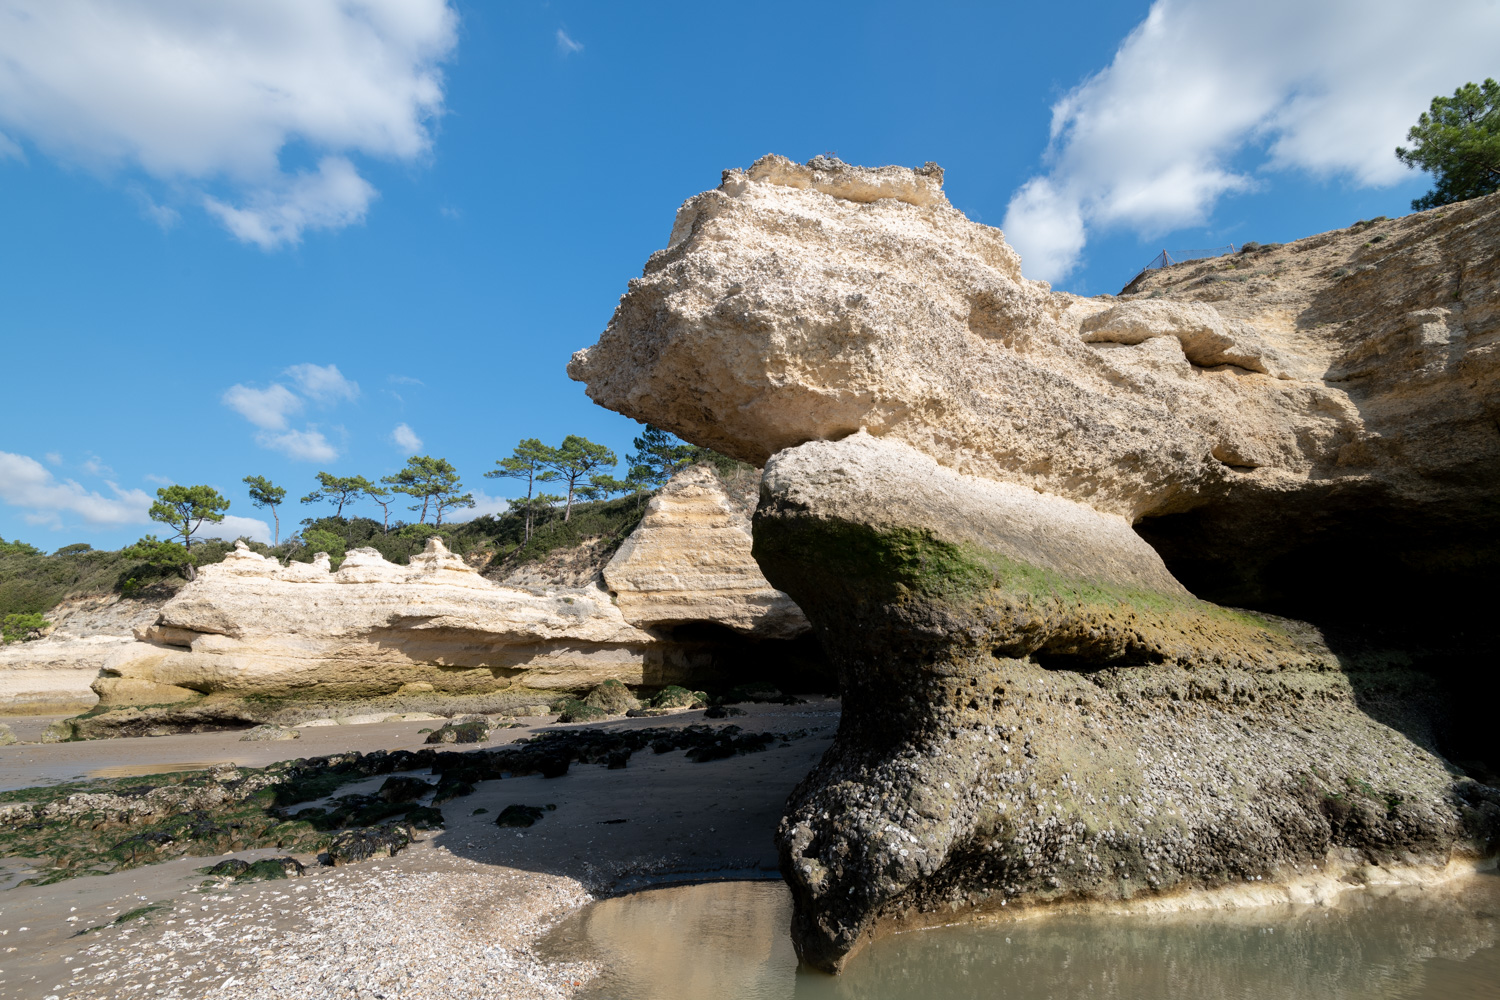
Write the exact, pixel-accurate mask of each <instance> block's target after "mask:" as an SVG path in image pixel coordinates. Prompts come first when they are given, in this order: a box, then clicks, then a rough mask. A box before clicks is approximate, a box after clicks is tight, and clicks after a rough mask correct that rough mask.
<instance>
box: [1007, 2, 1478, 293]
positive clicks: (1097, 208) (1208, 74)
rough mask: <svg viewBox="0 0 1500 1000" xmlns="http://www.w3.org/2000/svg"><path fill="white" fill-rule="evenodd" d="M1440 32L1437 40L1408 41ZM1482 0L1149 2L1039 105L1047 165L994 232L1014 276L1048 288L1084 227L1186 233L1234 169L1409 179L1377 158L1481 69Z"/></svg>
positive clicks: (1232, 178)
mask: <svg viewBox="0 0 1500 1000" xmlns="http://www.w3.org/2000/svg"><path fill="white" fill-rule="evenodd" d="M1434 33H1437V34H1438V35H1440V36H1441V37H1442V38H1443V39H1444V42H1443V44H1442V45H1428V44H1425V43H1423V42H1421V41H1420V40H1421V39H1427V38H1432V37H1434ZM1497 37H1500V3H1495V2H1493V0H1434V2H1430V3H1426V4H1414V3H1410V2H1409V0H1324V2H1321V3H1306V2H1303V0H1295V2H1294V0H1264V2H1261V3H1257V4H1243V3H1237V2H1230V0H1157V3H1155V4H1154V5H1153V6H1152V8H1151V11H1150V13H1149V14H1148V15H1147V17H1146V20H1145V21H1144V22H1142V23H1141V24H1140V25H1138V26H1137V27H1136V29H1135V30H1134V31H1132V32H1131V34H1130V35H1129V36H1128V37H1127V38H1126V39H1125V41H1124V42H1123V43H1122V44H1121V45H1120V48H1119V50H1118V51H1117V52H1116V53H1115V57H1114V60H1113V62H1111V63H1110V65H1109V66H1108V67H1106V68H1105V69H1103V70H1101V71H1100V72H1099V73H1098V74H1096V75H1095V76H1093V77H1091V78H1090V79H1088V80H1086V81H1085V82H1084V83H1082V84H1081V85H1080V86H1078V87H1077V88H1076V89H1074V90H1073V91H1072V92H1070V93H1069V94H1067V95H1066V96H1065V97H1063V98H1062V99H1061V100H1060V101H1058V102H1057V104H1055V105H1054V106H1053V108H1052V139H1051V144H1050V146H1049V148H1048V151H1047V156H1046V161H1047V164H1048V170H1047V173H1046V175H1045V176H1044V177H1037V178H1032V179H1031V180H1030V181H1028V182H1027V183H1026V184H1024V185H1023V186H1022V187H1021V188H1020V189H1019V190H1018V191H1017V192H1016V194H1015V195H1014V196H1013V197H1012V199H1011V203H1010V207H1009V211H1008V212H1007V213H1006V217H1005V222H1004V224H1003V227H1004V229H1005V233H1006V237H1007V238H1008V239H1009V240H1010V242H1011V243H1012V244H1013V245H1014V246H1015V247H1016V249H1017V250H1019V251H1020V252H1021V256H1022V260H1023V262H1024V264H1025V270H1026V273H1027V274H1028V275H1030V276H1032V277H1039V278H1045V279H1048V280H1053V281H1055V280H1059V279H1061V278H1063V277H1066V276H1067V274H1068V273H1069V272H1071V271H1072V269H1073V268H1074V267H1076V266H1077V263H1078V261H1079V259H1080V257H1081V255H1082V252H1083V248H1084V244H1085V241H1086V233H1087V232H1088V231H1089V230H1091V229H1093V230H1097V229H1109V228H1126V229H1130V230H1134V231H1135V232H1137V233H1139V234H1141V235H1143V236H1150V235H1154V234H1156V233H1161V232H1166V231H1168V230H1171V229H1175V228H1180V227H1184V226H1193V225H1201V224H1203V223H1204V222H1206V220H1207V219H1208V216H1209V214H1210V213H1211V212H1212V210H1213V208H1214V205H1215V203H1216V202H1217V200H1218V199H1219V198H1220V197H1222V196H1223V195H1225V194H1228V193H1232V192H1237V191H1245V190H1248V189H1250V188H1251V187H1253V186H1255V185H1256V184H1257V183H1258V181H1257V178H1256V177H1255V176H1254V175H1253V174H1250V173H1246V172H1244V170H1243V169H1241V168H1238V167H1236V165H1235V160H1236V158H1239V157H1244V156H1246V155H1248V156H1249V158H1250V159H1252V160H1255V161H1258V162H1256V163H1255V167H1257V168H1259V169H1260V170H1265V171H1275V170H1293V169H1295V170H1302V171H1306V172H1308V173H1311V174H1312V175H1314V176H1317V177H1334V176H1340V177H1347V178H1348V179H1350V180H1351V181H1352V182H1353V183H1355V184H1358V185H1363V186H1380V185H1389V184H1394V183H1396V182H1398V181H1401V180H1403V179H1404V178H1406V177H1408V176H1410V174H1409V172H1408V171H1407V170H1406V168H1405V167H1403V166H1402V165H1401V164H1400V163H1399V162H1398V161H1397V160H1396V157H1395V155H1394V154H1393V150H1394V149H1395V147H1396V146H1397V145H1398V144H1400V143H1401V142H1402V141H1403V140H1404V139H1405V136H1406V130H1407V129H1408V128H1409V127H1410V126H1411V125H1412V123H1414V122H1415V121H1416V118H1417V115H1418V114H1419V113H1421V112H1422V111H1424V110H1426V108H1427V105H1428V103H1429V102H1430V101H1431V100H1432V98H1433V97H1434V96H1436V95H1438V94H1449V93H1452V92H1453V89H1454V88H1455V87H1457V86H1459V85H1461V84H1463V83H1464V82H1466V81H1469V80H1479V79H1483V78H1484V77H1485V76H1487V75H1489V76H1492V75H1494V65H1493V64H1494V49H1495V39H1496V38H1497Z"/></svg>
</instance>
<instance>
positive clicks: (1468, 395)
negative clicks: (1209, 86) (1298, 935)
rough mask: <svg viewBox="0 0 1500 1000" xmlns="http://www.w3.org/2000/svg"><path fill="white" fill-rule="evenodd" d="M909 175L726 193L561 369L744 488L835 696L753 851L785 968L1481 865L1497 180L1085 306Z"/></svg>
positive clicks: (699, 213)
mask: <svg viewBox="0 0 1500 1000" xmlns="http://www.w3.org/2000/svg"><path fill="white" fill-rule="evenodd" d="M941 183H942V171H941V170H940V169H939V168H937V167H936V166H934V165H932V164H928V165H927V166H925V167H922V168H918V169H915V170H910V169H905V168H899V167H884V168H880V169H877V170H870V169H864V168H859V167H852V166H848V165H846V164H842V163H840V162H838V161H837V160H831V159H826V158H821V157H820V158H817V159H815V160H813V161H811V162H809V163H808V164H807V165H805V166H802V165H797V164H794V163H792V162H790V161H788V160H786V159H783V158H781V157H775V156H770V157H766V158H764V159H762V160H760V161H758V162H757V163H756V164H755V165H754V166H752V167H751V168H750V169H749V170H748V171H740V170H731V171H727V172H725V174H724V178H723V183H722V184H721V185H720V186H719V188H718V189H716V190H713V191H708V192H705V193H703V194H701V195H698V196H697V197H695V198H692V199H690V200H689V201H688V202H687V203H686V204H685V205H684V206H683V207H682V209H681V210H680V211H679V212H678V216H677V221H676V224H675V226H674V227H673V229H672V234H671V237H670V241H669V245H668V247H667V248H666V249H664V250H662V251H659V252H658V253H656V254H654V255H652V257H651V259H650V261H649V262H648V263H647V265H646V269H645V273H644V274H643V276H642V277H641V278H639V279H636V280H634V281H632V282H631V283H630V286H629V290H628V291H627V293H626V294H625V296H624V297H623V298H622V299H621V302H620V305H619V308H618V309H617V311H616V313H615V316H614V318H613V319H612V320H611V322H610V325H609V327H608V329H607V330H606V331H605V332H604V334H603V336H602V337H601V338H600V340H599V343H598V344H597V345H596V346H594V347H591V348H588V349H587V350H583V351H580V352H578V353H577V354H576V355H575V356H574V358H573V361H572V363H571V365H570V367H569V372H570V374H571V375H572V376H573V377H574V378H575V379H578V380H580V381H583V382H585V383H587V385H588V392H589V395H590V396H591V397H592V398H593V399H594V400H595V401H596V402H599V403H600V404H602V405H604V406H607V407H609V408H611V409H615V410H618V411H620V412H622V413H625V414H627V415H629V416H632V417H635V418H637V419H641V420H647V421H650V422H652V423H655V424H657V425H660V426H663V427H666V428H669V429H671V430H673V431H675V432H676V433H678V434H679V435H681V436H682V437H684V438H686V439H688V440H690V441H693V442H695V443H698V444H703V445H707V446H710V447H713V448H716V449H718V450H720V451H722V452H725V453H727V454H730V455H733V456H735V457H738V458H741V459H743V460H745V461H750V462H755V463H764V464H765V477H764V482H763V485H762V491H761V500H760V505H759V508H758V510H757V512H756V516H755V525H754V540H755V541H754V554H755V557H756V559H757V560H758V562H759V563H760V565H761V567H762V569H763V570H764V571H765V574H766V577H767V579H768V580H769V581H770V583H771V585H772V586H774V587H777V588H779V589H781V590H783V591H785V592H786V593H787V594H789V595H790V596H791V598H792V599H793V600H795V601H796V602H797V604H798V605H799V606H800V607H801V609H802V610H803V611H804V612H805V613H806V615H807V618H808V619H809V621H810V622H811V623H812V625H813V627H814V629H815V630H816V632H817V634H818V635H819V636H820V638H821V639H822V642H823V644H824V647H825V649H826V651H827V652H828V654H829V655H830V657H832V658H833V660H834V661H835V662H836V664H837V666H838V668H839V672H840V682H841V685H842V690H843V694H844V699H845V702H844V704H845V709H844V721H843V723H842V728H841V730H840V733H839V735H838V738H837V740H836V741H835V743H834V745H833V747H832V748H831V749H830V750H829V752H828V754H827V755H826V757H825V758H824V759H823V761H822V763H821V764H820V765H819V766H818V768H817V769H816V770H815V771H814V773H813V774H811V775H809V776H808V778H807V779H806V780H805V781H804V782H803V783H802V785H801V786H800V787H799V788H798V789H797V791H796V792H795V793H794V794H793V796H792V798H791V800H790V801H789V803H788V807H787V812H786V815H785V817H784V819H783V821H782V824H781V828H780V831H779V835H778V836H779V842H780V847H781V857H782V871H783V874H784V875H785V876H786V879H787V881H788V882H789V883H790V885H791V887H792V891H793V895H794V897H795V900H796V915H795V923H794V928H793V937H794V939H795V942H796V944H797V947H798V951H799V953H800V954H801V956H802V957H803V959H804V960H805V961H807V962H809V963H811V964H813V965H816V966H819V967H822V968H827V969H833V970H836V969H837V968H839V967H840V965H841V964H842V963H843V962H844V960H845V959H846V958H847V956H848V955H849V954H850V953H851V952H852V951H853V950H854V949H855V948H857V947H858V946H859V944H860V943H861V942H862V941H863V940H865V939H866V938H867V937H868V936H869V935H870V934H872V933H873V932H874V931H875V930H876V929H877V928H878V927H880V926H882V925H892V924H900V923H920V922H930V921H942V920H951V919H953V918H954V916H955V914H956V913H962V912H975V911H982V910H987V909H998V908H999V907H1001V906H1002V905H1008V906H1026V905H1039V904H1042V903H1067V902H1075V901H1076V902H1084V903H1089V902H1096V903H1097V902H1109V901H1118V900H1134V902H1135V903H1136V904H1137V905H1139V904H1140V903H1141V902H1142V901H1144V900H1150V899H1152V898H1155V897H1157V896H1162V897H1168V896H1172V895H1174V894H1180V893H1181V892H1183V891H1184V890H1190V889H1218V888H1223V887H1227V886H1240V887H1244V886H1246V885H1247V884H1256V885H1258V886H1265V885H1266V884H1267V883H1268V882H1269V883H1275V884H1277V885H1280V886H1283V887H1287V886H1291V887H1293V888H1289V889H1283V891H1284V892H1315V891H1319V890H1318V889H1317V886H1318V885H1319V884H1320V880H1323V879H1328V878H1343V879H1345V880H1352V881H1361V880H1378V879H1381V878H1393V877H1398V873H1403V872H1406V873H1409V872H1412V871H1421V870H1423V869H1428V870H1431V869H1443V868H1444V867H1445V866H1448V865H1449V864H1451V863H1464V862H1467V863H1472V862H1474V861H1477V860H1482V859H1485V858H1489V857H1492V856H1493V854H1494V852H1495V848H1496V843H1497V841H1496V838H1497V834H1500V792H1497V791H1496V790H1495V789H1494V788H1492V787H1489V785H1487V784H1485V783H1484V781H1481V780H1475V777H1472V776H1470V774H1469V773H1466V769H1467V771H1469V772H1473V774H1474V775H1477V776H1478V777H1479V778H1481V779H1485V780H1489V781H1492V780H1494V775H1493V772H1492V771H1491V770H1490V769H1489V768H1490V766H1491V764H1486V763H1485V761H1483V760H1467V759H1466V758H1468V757H1476V756H1477V757H1484V756H1485V755H1486V754H1487V753H1489V752H1490V747H1489V745H1488V744H1482V743H1476V741H1475V739H1474V737H1475V736H1476V734H1477V733H1478V732H1479V731H1478V730H1476V729H1475V727H1474V725H1473V720H1472V719H1469V718H1467V717H1465V716H1464V715H1463V713H1462V711H1456V710H1455V709H1454V708H1453V704H1454V699H1453V698H1452V697H1450V696H1451V695H1453V694H1454V693H1458V694H1459V695H1463V694H1465V692H1466V691H1468V690H1469V688H1470V687H1471V686H1472V685H1481V686H1482V689H1483V691H1492V690H1493V680H1492V679H1491V675H1492V671H1491V669H1490V668H1489V667H1488V666H1487V664H1488V663H1489V662H1490V661H1491V660H1492V656H1490V657H1489V658H1488V659H1487V658H1486V654H1489V653H1492V645H1491V644H1490V642H1489V637H1488V636H1487V635H1484V636H1476V635H1475V634H1474V633H1475V627H1476V625H1475V623H1476V621H1478V620H1479V619H1477V618H1476V617H1475V615H1476V613H1477V612H1478V611H1480V610H1481V609H1482V608H1483V607H1484V606H1485V605H1486V604H1487V603H1488V601H1489V596H1490V595H1491V594H1492V593H1493V585H1492V584H1491V582H1490V581H1491V578H1492V575H1493V572H1494V569H1495V567H1496V564H1497V562H1500V560H1497V559H1496V555H1497V552H1496V546H1497V544H1500V543H1497V539H1500V509H1497V504H1496V501H1495V497H1496V495H1497V492H1496V491H1497V487H1500V482H1497V479H1500V434H1497V429H1496V428H1497V418H1500V393H1497V391H1496V389H1497V385H1496V383H1497V373H1500V353H1497V352H1500V310H1497V306H1500V225H1497V223H1500V218H1497V217H1500V196H1496V197H1492V198H1489V199H1481V200H1478V201H1474V202H1469V203H1466V204H1463V205H1459V206H1450V207H1449V208H1448V209H1446V210H1442V211H1435V212H1428V213H1424V214H1421V215H1416V216H1411V217H1408V218H1406V219H1401V220H1395V221H1384V220H1377V221H1375V222H1372V223H1362V224H1358V225H1356V226H1355V227H1352V228H1351V229H1350V230H1346V231H1341V232H1338V233H1329V234H1324V235H1322V236H1318V237H1313V238H1311V239H1308V240H1303V241H1300V242H1298V243H1294V244H1288V245H1286V246H1280V247H1268V248H1262V249H1254V250H1247V251H1246V252H1243V253H1240V254H1237V255H1235V256H1233V257H1230V258H1223V259H1216V260H1210V261H1205V262H1199V263H1197V264H1193V265H1185V266H1182V267H1177V268H1173V269H1171V270H1170V271H1167V272H1163V273H1161V274H1153V275H1148V276H1145V277H1142V278H1141V279H1138V281H1137V282H1135V283H1133V284H1132V285H1131V286H1130V288H1128V289H1127V292H1126V293H1122V294H1121V295H1120V296H1118V297H1114V296H1100V297H1097V298H1092V299H1084V298H1079V297H1076V296H1072V295H1066V294H1060V293H1054V292H1052V291H1051V290H1050V289H1049V288H1048V287H1047V286H1046V285H1045V284H1042V283H1039V282H1033V281H1029V280H1027V279H1025V278H1024V277H1022V275H1021V271H1020V260H1019V258H1018V257H1017V255H1016V254H1015V252H1014V251H1013V250H1011V249H1010V247H1009V246H1007V245H1006V243H1005V241H1004V239H1003V237H1002V235H1001V234H1000V232H999V231H997V230H995V229H991V228H988V227H985V226H982V225H978V224H976V223H973V222H970V221H969V220H967V219H966V218H965V217H964V216H963V215H962V214H961V213H959V212H958V211H957V210H955V209H954V208H952V206H950V205H949V204H948V202H947V200H946V198H945V197H944V195H943V193H942V189H941ZM1148 543H1149V544H1148ZM1195 595H1196V596H1195ZM1200 598H1205V599H1200ZM1209 600H1213V601H1216V602H1217V603H1209ZM1225 605H1234V606H1238V607H1250V608H1255V609H1258V610H1257V611H1255V612H1248V611H1242V610H1234V609H1233V608H1231V607H1228V606H1225ZM1280 614H1285V615H1291V616H1295V617H1296V618H1298V619H1307V620H1311V621H1314V622H1317V623H1318V625H1319V626H1320V627H1318V628H1315V627H1313V626H1310V625H1306V624H1303V623H1302V622H1301V621H1296V620H1292V619H1291V618H1283V617H1279V616H1278V615H1280ZM1471 693H1472V694H1475V695H1479V694H1480V692H1471ZM1459 700H1460V701H1461V700H1463V699H1462V698H1460V699H1459ZM1470 700H1471V701H1472V698H1470ZM1476 746H1478V747H1479V749H1478V750H1475V747H1476ZM1449 758H1453V759H1457V760H1459V761H1461V762H1462V763H1461V764H1459V763H1454V762H1453V761H1452V760H1450V759H1449ZM1491 763H1492V762H1491Z"/></svg>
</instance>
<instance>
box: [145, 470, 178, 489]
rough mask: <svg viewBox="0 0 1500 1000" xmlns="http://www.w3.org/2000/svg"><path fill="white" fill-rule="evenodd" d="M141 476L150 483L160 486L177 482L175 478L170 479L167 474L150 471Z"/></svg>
mask: <svg viewBox="0 0 1500 1000" xmlns="http://www.w3.org/2000/svg"><path fill="white" fill-rule="evenodd" d="M141 478H142V479H144V480H145V481H146V482H148V483H155V484H156V485H158V486H171V485H172V484H173V483H174V482H176V480H174V479H168V478H167V477H166V476H158V475H155V474H153V473H150V472H148V473H146V474H145V475H144V476H142V477H141Z"/></svg>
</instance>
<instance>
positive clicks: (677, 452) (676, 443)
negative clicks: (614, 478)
mask: <svg viewBox="0 0 1500 1000" xmlns="http://www.w3.org/2000/svg"><path fill="white" fill-rule="evenodd" d="M631 444H633V445H635V451H634V452H632V453H630V454H628V455H626V456H625V464H626V465H627V466H629V467H630V472H629V473H628V474H627V477H626V482H629V483H643V484H645V485H646V486H647V487H649V488H650V489H660V488H661V487H663V486H665V485H667V480H669V479H671V478H672V477H673V476H674V475H676V474H677V473H678V472H680V471H681V470H683V469H685V468H687V467H688V466H689V465H692V464H693V461H694V460H695V458H696V455H695V452H696V451H697V449H696V448H694V447H693V446H692V445H690V444H684V443H683V442H682V441H680V440H678V439H677V437H676V436H674V435H672V434H670V433H668V432H667V431H664V430H662V429H661V428H660V427H656V426H653V425H651V424H647V425H646V429H645V430H644V431H642V432H641V436H640V437H638V438H635V439H634V440H632V441H631Z"/></svg>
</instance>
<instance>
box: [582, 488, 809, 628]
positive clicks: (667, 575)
mask: <svg viewBox="0 0 1500 1000" xmlns="http://www.w3.org/2000/svg"><path fill="white" fill-rule="evenodd" d="M751 478H752V479H753V480H755V481H758V479H759V474H758V473H757V474H754V475H753V476H752V477H751ZM749 485H751V486H752V487H753V486H754V485H755V482H751V483H750V484H749ZM752 495H753V494H752ZM752 510H753V507H752V506H750V505H746V504H743V503H741V502H739V501H738V500H737V499H736V498H735V497H733V496H731V494H730V492H729V490H728V489H727V488H726V487H725V484H724V481H723V480H722V479H721V478H720V477H719V475H718V474H717V473H716V472H715V471H714V470H713V469H711V468H709V467H707V466H701V465H700V466H694V467H692V468H689V469H685V470H683V471H682V472H679V473H678V474H677V475H676V476H674V477H672V481H671V482H669V483H668V484H667V485H666V486H664V487H663V488H662V489H661V491H660V492H659V493H658V494H657V495H656V496H654V497H652V498H651V501H650V503H649V504H648V505H647V507H646V514H645V516H644V517H643V518H642V519H641V523H640V526H639V527H637V528H636V529H635V531H633V532H631V534H630V537H629V538H627V539H626V540H625V542H624V543H623V544H622V545H621V546H620V549H619V551H618V552H616V553H615V555H614V558H612V559H611V560H610V561H609V563H608V565H606V566H605V567H604V583H605V586H607V587H608V588H609V590H610V592H611V593H612V594H613V595H614V599H615V604H616V605H617V606H618V607H619V609H620V613H621V614H622V615H623V616H624V617H625V619H626V620H627V621H629V622H630V623H631V624H632V625H638V626H641V627H643V628H650V627H653V626H658V627H660V626H674V625H684V624H701V623H710V624H715V625H722V626H724V627H725V628H729V629H733V630H735V631H737V632H743V633H745V634H747V635H749V636H753V637H755V638H757V639H794V638H796V637H797V636H800V635H802V634H803V633H805V632H807V631H808V624H807V619H806V618H805V617H804V616H803V614H802V611H801V610H800V609H799V608H798V607H797V605H796V604H794V603H792V599H791V598H789V597H787V596H786V595H785V594H783V593H782V592H781V591H779V590H776V589H775V588H774V587H772V586H771V585H770V584H769V583H767V582H766V578H765V575H764V574H763V573H761V571H760V566H758V565H757V564H756V562H755V558H754V557H753V556H752V555H751V554H750V515H751V511H752Z"/></svg>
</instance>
